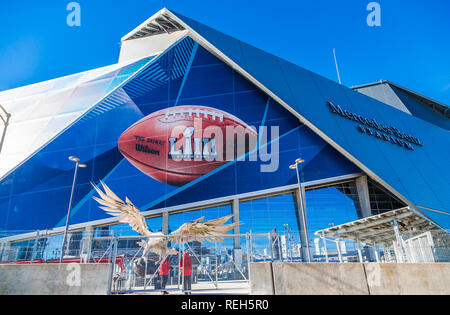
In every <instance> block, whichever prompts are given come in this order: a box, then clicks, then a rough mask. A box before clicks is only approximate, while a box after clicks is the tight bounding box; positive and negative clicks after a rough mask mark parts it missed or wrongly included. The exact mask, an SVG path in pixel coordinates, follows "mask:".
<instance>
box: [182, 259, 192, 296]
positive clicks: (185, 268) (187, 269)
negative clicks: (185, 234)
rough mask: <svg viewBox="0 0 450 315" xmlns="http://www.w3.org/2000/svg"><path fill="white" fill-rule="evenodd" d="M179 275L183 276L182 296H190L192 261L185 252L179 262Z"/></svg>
mask: <svg viewBox="0 0 450 315" xmlns="http://www.w3.org/2000/svg"><path fill="white" fill-rule="evenodd" d="M180 273H181V275H182V276H183V279H184V280H183V292H184V294H192V293H191V290H192V284H191V276H192V260H191V258H190V257H189V254H188V253H187V252H185V253H184V256H183V258H182V259H181V261H180Z"/></svg>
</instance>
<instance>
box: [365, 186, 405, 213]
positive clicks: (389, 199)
mask: <svg viewBox="0 0 450 315" xmlns="http://www.w3.org/2000/svg"><path fill="white" fill-rule="evenodd" d="M368 186H369V195H370V207H371V208H372V214H373V215H377V214H380V213H383V212H388V211H392V210H396V209H400V208H403V207H406V205H405V204H404V203H403V202H401V201H400V200H398V198H396V197H394V196H393V195H392V194H391V193H389V192H388V191H387V190H386V189H384V188H382V187H381V186H380V185H379V184H377V183H375V182H374V181H373V180H369V181H368Z"/></svg>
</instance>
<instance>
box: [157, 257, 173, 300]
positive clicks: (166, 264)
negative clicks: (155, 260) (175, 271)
mask: <svg viewBox="0 0 450 315" xmlns="http://www.w3.org/2000/svg"><path fill="white" fill-rule="evenodd" d="M169 273H170V261H169V257H167V258H166V259H164V261H163V262H162V263H161V265H160V266H159V276H160V277H161V291H162V294H163V295H167V294H169V292H167V290H166V285H167V280H168V279H169Z"/></svg>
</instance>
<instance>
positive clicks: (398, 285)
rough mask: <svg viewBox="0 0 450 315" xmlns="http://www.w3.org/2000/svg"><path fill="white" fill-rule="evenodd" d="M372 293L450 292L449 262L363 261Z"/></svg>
mask: <svg viewBox="0 0 450 315" xmlns="http://www.w3.org/2000/svg"><path fill="white" fill-rule="evenodd" d="M364 265H365V269H366V274H367V283H368V286H369V290H370V294H372V295H385V294H391V295H393V294H395V295H429V294H432V295H449V294H450V264H448V263H447V264H446V263H428V264H427V263H423V264H376V263H370V264H364Z"/></svg>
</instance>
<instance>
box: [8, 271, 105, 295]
mask: <svg viewBox="0 0 450 315" xmlns="http://www.w3.org/2000/svg"><path fill="white" fill-rule="evenodd" d="M110 268H111V267H110V265H108V264H63V265H60V264H34V265H0V295H8V294H9V295H25V294H26V295H105V294H107V293H108V275H109V271H110Z"/></svg>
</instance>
